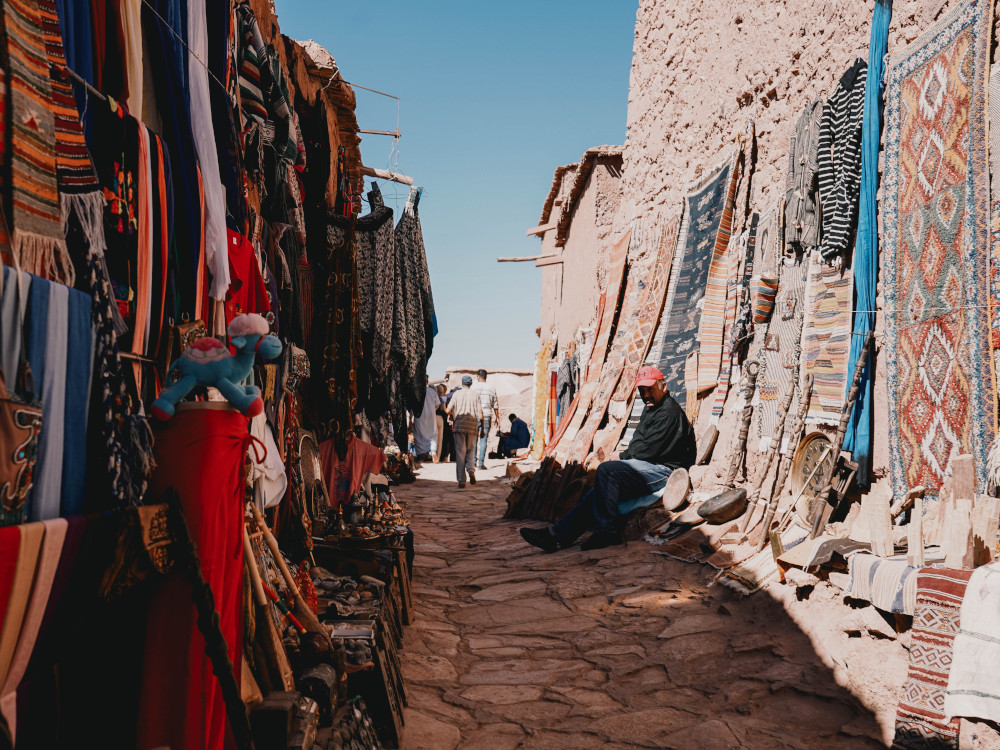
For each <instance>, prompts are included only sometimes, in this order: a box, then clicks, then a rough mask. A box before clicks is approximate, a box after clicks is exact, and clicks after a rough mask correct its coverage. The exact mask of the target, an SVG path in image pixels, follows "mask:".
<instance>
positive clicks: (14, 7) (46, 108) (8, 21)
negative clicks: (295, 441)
mask: <svg viewBox="0 0 1000 750" xmlns="http://www.w3.org/2000/svg"><path fill="white" fill-rule="evenodd" d="M3 19H4V29H5V32H6V36H7V62H8V65H9V69H8V71H7V72H8V76H9V80H8V85H9V87H10V104H11V110H10V112H8V113H7V115H8V116H9V117H10V118H11V119H10V121H9V126H8V127H9V131H10V194H11V198H10V200H11V212H10V217H11V219H12V221H11V224H12V230H13V236H12V242H11V246H12V251H13V252H14V253H15V254H16V255H17V257H18V258H19V260H20V265H21V268H23V269H24V270H25V271H28V272H29V273H34V274H35V275H38V276H42V277H43V278H51V279H55V280H57V281H59V282H61V283H65V284H69V285H72V284H73V283H74V280H75V272H74V270H73V264H72V262H71V261H70V259H69V255H68V253H67V251H66V241H65V239H64V234H63V228H62V220H61V211H60V208H59V191H58V184H57V179H56V133H55V116H54V115H53V112H52V109H53V103H52V87H51V84H50V83H49V68H48V58H47V56H46V54H45V40H44V34H43V30H42V16H41V14H40V13H39V10H38V5H37V4H36V3H34V2H31V1H30V0H4V3H3Z"/></svg>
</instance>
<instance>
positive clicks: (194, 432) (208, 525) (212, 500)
mask: <svg viewBox="0 0 1000 750" xmlns="http://www.w3.org/2000/svg"><path fill="white" fill-rule="evenodd" d="M211 406H214V404H204V405H203V404H198V405H197V406H194V407H193V408H191V407H187V408H179V409H178V410H177V414H176V415H175V416H174V417H173V418H172V419H171V420H170V421H169V422H168V423H167V425H166V427H165V428H164V429H163V430H161V431H159V432H158V433H157V434H156V464H157V465H156V471H155V472H154V474H153V477H152V481H151V492H152V496H153V497H154V498H161V497H163V495H164V493H165V492H166V490H167V489H169V488H171V487H173V489H175V490H176V491H177V494H178V496H179V497H180V502H181V506H182V507H183V508H184V515H185V517H186V518H187V523H188V527H189V528H190V530H191V536H192V538H193V539H194V542H195V544H196V545H197V547H198V557H199V558H200V560H201V568H202V573H203V574H204V576H205V580H206V581H207V582H208V583H209V585H210V586H211V587H212V593H213V595H214V596H215V608H216V610H217V611H218V613H219V621H220V625H221V628H222V633H223V635H224V636H225V638H226V644H227V645H228V647H229V658H230V659H231V660H232V662H233V667H234V670H235V675H236V680H237V682H239V679H240V663H241V659H242V645H243V638H242V622H241V619H242V618H241V615H240V591H241V587H242V581H243V532H242V528H241V527H242V524H243V514H244V481H245V480H244V466H243V459H244V456H245V455H246V450H247V444H248V441H249V432H248V425H249V421H248V420H247V418H246V417H244V416H243V415H242V414H240V413H239V412H238V411H236V410H235V409H232V408H231V407H227V408H224V409H218V408H210V407H211ZM142 671H143V675H142V684H141V688H140V689H141V694H140V700H139V730H138V742H137V747H138V748H139V750H151V748H155V747H164V746H165V747H172V748H185V749H186V750H216V749H219V748H227V749H228V748H235V747H236V745H235V742H234V740H233V736H232V732H231V731H230V729H229V726H228V723H227V719H226V706H225V702H224V701H223V699H222V689H221V688H220V687H219V681H218V679H216V677H215V675H214V674H213V673H212V665H211V663H210V662H209V659H208V657H207V656H206V654H205V639H204V638H203V637H202V635H201V633H200V632H199V631H198V627H197V612H196V610H195V605H194V602H193V600H192V598H191V586H190V584H189V583H188V582H187V580H185V579H184V578H183V576H181V575H180V574H179V573H177V572H176V571H175V572H173V573H171V574H170V575H169V576H167V578H166V579H165V580H164V581H163V585H162V587H161V589H160V590H159V591H158V592H157V594H156V596H155V598H154V600H153V603H152V605H151V606H150V609H149V622H148V625H147V628H146V647H145V656H144V659H143V670H142Z"/></svg>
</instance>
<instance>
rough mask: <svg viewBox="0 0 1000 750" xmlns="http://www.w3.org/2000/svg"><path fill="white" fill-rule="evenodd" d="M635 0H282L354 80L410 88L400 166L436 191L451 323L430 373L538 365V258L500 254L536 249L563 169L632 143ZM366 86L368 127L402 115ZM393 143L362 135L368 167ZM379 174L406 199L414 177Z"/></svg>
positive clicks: (435, 267) (432, 258) (444, 318)
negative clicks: (628, 120)
mask: <svg viewBox="0 0 1000 750" xmlns="http://www.w3.org/2000/svg"><path fill="white" fill-rule="evenodd" d="M637 5H638V3H637V2H636V1H635V0H604V1H603V2H601V1H599V0H535V1H534V2H527V1H526V0H511V1H509V2H507V3H504V5H502V6H500V5H496V4H493V3H480V2H468V0H466V1H465V2H457V1H453V0H448V1H444V2H440V1H439V2H430V3H414V2H412V0H410V1H408V2H404V1H403V0H382V1H381V2H378V3H359V2H354V3H345V2H337V3H332V2H330V1H329V0H276V7H277V10H278V20H279V23H280V25H281V30H282V32H283V33H285V34H286V35H288V36H290V37H291V38H293V39H298V40H306V39H315V40H316V41H317V42H319V43H320V44H322V45H323V46H324V47H326V48H327V49H328V50H330V52H331V54H332V55H333V56H334V58H336V60H337V64H338V65H339V67H340V70H341V72H342V74H343V76H344V78H345V79H347V80H348V81H350V82H352V83H358V84H361V85H364V86H368V87H370V88H374V89H379V90H380V91H385V92H388V93H391V94H395V95H396V96H398V97H400V102H399V106H398V117H399V127H400V129H401V130H402V133H403V136H402V138H401V139H400V142H399V154H398V162H396V164H397V169H398V171H399V172H401V173H403V174H406V175H410V176H411V177H413V178H414V179H415V181H416V184H418V185H422V186H423V187H424V190H425V192H424V195H423V198H422V199H421V202H420V216H421V221H422V225H423V232H424V241H425V243H426V245H427V256H428V262H429V264H430V271H431V283H432V286H433V290H434V303H435V307H436V310H437V317H438V325H439V328H440V333H439V334H438V336H437V339H436V340H435V344H434V354H433V357H432V358H431V362H430V366H429V368H428V373H429V374H430V375H431V377H439V376H441V375H443V374H444V371H445V369H446V368H447V367H451V366H465V367H470V366H471V367H513V368H530V367H533V365H534V359H535V356H536V354H537V349H538V338H537V337H536V336H535V328H536V326H538V324H539V320H540V314H539V304H540V299H539V295H540V293H541V285H540V280H541V269H540V268H535V266H534V264H533V263H497V262H496V258H497V256H504V255H522V256H523V255H536V254H537V253H538V250H539V248H540V244H541V243H540V241H539V240H538V238H536V237H526V236H525V230H527V229H528V228H529V227H532V226H534V225H536V224H537V223H538V218H539V215H540V214H541V209H542V203H543V202H544V200H545V196H546V194H547V193H548V190H549V187H550V185H551V183H552V172H553V170H554V169H555V168H556V166H558V165H560V164H567V163H571V162H575V161H577V160H578V159H579V158H580V155H581V154H582V153H583V152H584V151H585V150H586V149H587V148H590V147H591V146H597V145H601V144H605V143H608V144H620V143H623V142H624V139H625V115H626V106H627V103H628V78H629V66H630V64H631V59H632V39H633V29H634V26H635V12H636V9H637ZM356 92H357V101H358V107H357V113H358V123H359V125H360V126H361V127H362V128H365V129H369V130H393V129H394V128H395V127H396V121H397V104H396V101H395V100H392V99H387V98H385V97H382V96H378V95H377V94H372V93H369V92H367V91H363V90H361V89H356ZM392 140H393V139H392V138H388V137H385V136H375V135H369V136H364V141H363V142H362V145H361V152H362V156H363V158H364V161H365V164H366V165H367V166H370V167H382V168H386V167H391V166H393V165H392V162H390V151H391V147H392ZM381 187H382V193H383V195H384V196H385V197H386V200H387V202H388V203H389V205H390V206H393V207H394V208H398V209H402V206H403V202H404V201H405V198H406V192H407V187H406V186H405V185H395V184H394V183H388V182H387V183H382V185H381ZM397 201H398V202H397ZM397 216H398V212H397ZM569 291H570V290H566V292H567V293H569Z"/></svg>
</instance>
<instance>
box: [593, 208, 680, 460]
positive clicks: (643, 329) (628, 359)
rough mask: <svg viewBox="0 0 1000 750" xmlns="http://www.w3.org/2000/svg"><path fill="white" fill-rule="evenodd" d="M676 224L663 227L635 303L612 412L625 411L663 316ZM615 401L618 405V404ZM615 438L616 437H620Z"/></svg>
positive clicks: (674, 248)
mask: <svg viewBox="0 0 1000 750" xmlns="http://www.w3.org/2000/svg"><path fill="white" fill-rule="evenodd" d="M677 225H678V219H677V218H674V219H672V220H670V221H668V222H667V223H666V224H665V225H663V226H662V227H661V228H660V232H659V237H658V238H657V245H658V250H657V253H656V258H655V259H654V260H653V263H652V265H651V266H650V269H649V272H648V273H647V274H646V277H647V278H646V281H645V285H644V288H643V289H642V291H641V293H640V298H639V303H638V305H637V306H636V325H635V328H634V329H633V330H632V334H631V336H629V337H628V340H627V341H626V344H625V364H624V368H623V369H622V374H621V377H620V379H619V380H618V386H617V387H616V388H615V391H614V394H613V395H612V396H611V404H610V405H609V407H608V411H609V412H611V413H619V412H620V413H622V414H625V413H626V411H627V409H628V404H629V402H630V401H631V400H632V398H633V395H634V391H635V381H636V377H637V375H638V372H639V368H640V367H641V366H642V363H643V362H644V361H645V359H646V355H647V354H648V353H649V347H650V345H651V344H652V340H653V333H654V329H655V326H656V324H657V323H658V322H659V320H660V314H661V313H662V312H663V303H664V301H665V299H666V295H667V281H668V280H669V278H670V268H671V264H672V263H673V259H674V252H675V250H676V247H677ZM640 403H641V402H640ZM616 404H619V406H617V407H616V406H615V405H616ZM633 410H634V407H633ZM640 411H641V409H640ZM628 421H631V419H629V420H628ZM612 433H613V434H615V435H616V436H620V434H621V429H620V428H618V430H617V432H616V431H615V430H612ZM615 440H616V441H617V437H616V438H615Z"/></svg>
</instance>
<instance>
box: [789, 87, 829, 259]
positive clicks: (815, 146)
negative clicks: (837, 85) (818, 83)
mask: <svg viewBox="0 0 1000 750" xmlns="http://www.w3.org/2000/svg"><path fill="white" fill-rule="evenodd" d="M822 118H823V101H822V100H821V99H817V100H816V101H814V102H810V103H809V104H807V105H806V108H805V109H804V110H803V111H802V114H801V115H799V119H798V121H797V122H796V123H795V130H794V131H792V138H791V142H790V143H789V144H788V175H787V177H786V180H785V209H784V213H785V243H783V245H782V251H783V252H785V251H786V247H787V252H789V253H793V254H794V253H804V252H805V251H807V250H810V249H812V248H813V247H815V246H816V245H818V244H819V227H820V216H819V214H820V211H819V178H818V171H819V129H820V121H821V120H822Z"/></svg>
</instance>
